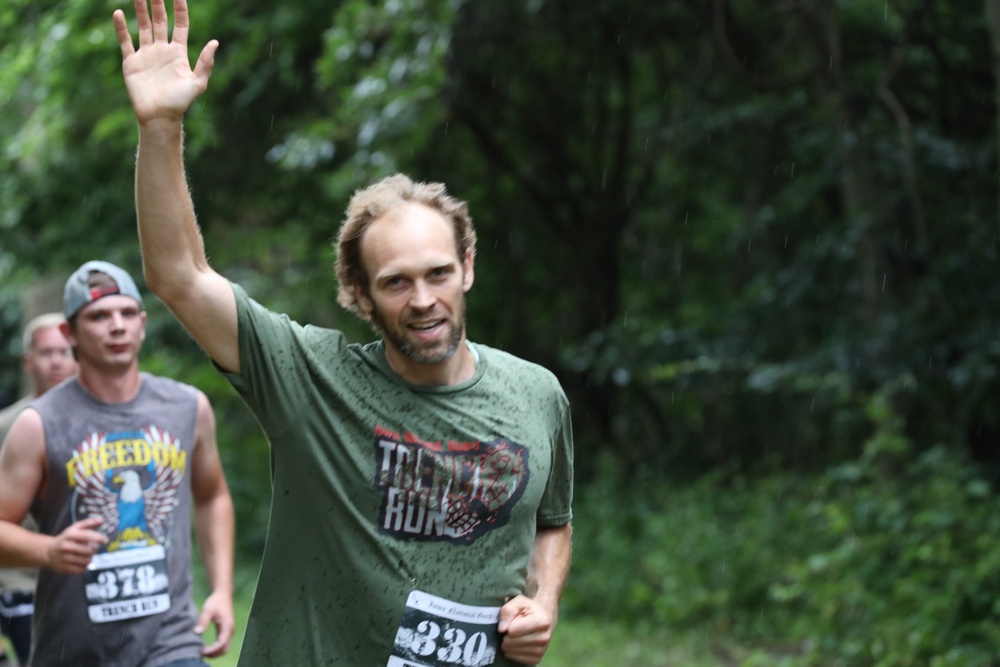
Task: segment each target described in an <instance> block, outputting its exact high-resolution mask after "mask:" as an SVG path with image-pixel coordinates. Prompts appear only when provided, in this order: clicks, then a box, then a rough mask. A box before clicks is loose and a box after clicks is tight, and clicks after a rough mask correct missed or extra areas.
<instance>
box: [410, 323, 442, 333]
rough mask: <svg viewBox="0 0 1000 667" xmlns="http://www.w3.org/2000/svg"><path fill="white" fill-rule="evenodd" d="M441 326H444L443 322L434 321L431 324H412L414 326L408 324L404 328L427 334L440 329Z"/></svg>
mask: <svg viewBox="0 0 1000 667" xmlns="http://www.w3.org/2000/svg"><path fill="white" fill-rule="evenodd" d="M442 324H444V320H435V321H433V322H423V323H414V324H408V325H406V326H407V328H408V329H412V330H413V331H416V332H418V333H427V332H430V331H434V330H435V329H437V328H438V327H440V326H441V325H442Z"/></svg>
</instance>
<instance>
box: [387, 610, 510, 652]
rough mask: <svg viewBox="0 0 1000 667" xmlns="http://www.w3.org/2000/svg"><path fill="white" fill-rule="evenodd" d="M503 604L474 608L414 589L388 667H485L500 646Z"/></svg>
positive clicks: (404, 611)
mask: <svg viewBox="0 0 1000 667" xmlns="http://www.w3.org/2000/svg"><path fill="white" fill-rule="evenodd" d="M499 619H500V607H473V606H470V605H466V604H461V603H458V602H452V601H451V600H446V599H444V598H440V597H437V596H435V595H431V594H429V593H424V592H422V591H413V592H411V593H410V595H409V597H408V598H407V600H406V608H405V609H404V610H403V620H402V622H401V623H400V624H399V629H398V630H396V641H395V645H394V646H393V651H392V656H390V658H389V662H387V663H386V667H455V666H456V665H459V666H460V667H484V666H485V665H492V664H493V662H494V661H495V660H496V656H497V651H498V650H499V646H500V633H499V632H498V631H497V623H498V621H499Z"/></svg>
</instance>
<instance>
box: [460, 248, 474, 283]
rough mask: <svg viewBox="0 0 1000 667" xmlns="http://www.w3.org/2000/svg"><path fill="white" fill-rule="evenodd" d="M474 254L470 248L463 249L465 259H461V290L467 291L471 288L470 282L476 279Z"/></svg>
mask: <svg viewBox="0 0 1000 667" xmlns="http://www.w3.org/2000/svg"><path fill="white" fill-rule="evenodd" d="M474 260H475V255H473V254H472V250H466V251H465V259H463V260H462V291H463V292H468V291H469V290H470V289H472V283H473V282H474V281H475V279H476V268H475V264H476V263H475V261H474Z"/></svg>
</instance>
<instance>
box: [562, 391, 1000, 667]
mask: <svg viewBox="0 0 1000 667" xmlns="http://www.w3.org/2000/svg"><path fill="white" fill-rule="evenodd" d="M901 386H902V385H901V384H900V385H892V384H890V385H886V386H885V387H883V388H882V389H881V390H880V391H878V392H876V393H874V394H873V395H871V397H870V398H869V400H868V401H867V403H866V411H867V414H868V415H869V417H870V419H871V421H872V423H873V425H874V429H873V431H872V434H871V436H870V437H869V438H868V440H867V441H866V444H865V447H864V452H863V454H862V455H861V456H860V457H858V458H857V459H856V460H854V461H851V462H848V463H844V464H842V465H839V466H836V467H834V468H831V469H830V470H829V471H827V472H825V473H823V474H821V475H818V476H815V477H805V478H801V479H800V478H796V477H793V476H790V475H787V474H777V475H771V476H769V477H767V478H764V479H757V480H755V481H748V480H746V479H744V478H743V477H742V476H740V475H728V476H727V475H713V476H707V477H704V478H702V479H699V480H698V481H696V482H693V483H690V484H686V485H678V484H671V485H664V484H660V483H657V482H656V481H655V480H653V479H650V477H649V475H648V474H643V472H642V471H641V470H640V471H637V472H631V473H630V474H627V472H628V471H626V470H622V469H620V468H618V467H616V465H615V464H614V463H611V462H603V463H602V469H603V470H604V471H605V474H604V475H603V476H602V477H601V479H600V480H599V481H597V482H595V483H594V484H593V485H590V486H587V487H585V488H582V489H581V490H580V492H579V498H580V501H579V502H578V504H577V510H576V516H577V518H576V521H575V526H576V531H575V540H574V542H575V549H574V566H573V570H572V574H571V578H570V583H569V585H568V587H567V592H566V596H565V598H564V603H565V609H566V613H568V614H570V615H577V614H578V615H589V616H593V617H595V618H597V619H619V620H625V621H627V622H629V623H631V624H633V626H634V627H660V626H665V627H670V628H679V629H682V630H685V629H686V631H688V632H690V631H691V630H692V629H693V628H702V629H706V631H707V632H709V633H710V634H712V635H714V636H716V637H717V638H719V637H731V638H732V639H733V640H734V641H735V642H736V643H738V644H739V645H742V646H744V647H750V646H756V647H758V648H755V649H752V650H750V649H746V648H744V649H741V650H734V651H733V655H735V656H737V657H739V659H740V660H741V663H740V664H744V665H764V664H784V665H800V666H805V665H810V666H813V665H852V666H865V665H869V666H871V667H907V666H915V665H933V666H942V667H943V666H945V665H954V666H958V665H987V664H992V661H994V660H996V659H997V656H998V655H1000V605H998V604H997V602H996V600H997V595H998V592H1000V574H998V573H1000V541H998V540H997V533H998V530H1000V519H998V517H1000V499H998V498H997V497H996V495H995V494H994V493H993V490H992V487H991V484H990V483H989V481H988V480H986V479H984V477H983V475H982V470H981V468H978V467H977V466H974V465H972V464H970V463H969V462H968V461H967V460H966V458H965V457H964V456H963V455H961V454H956V453H955V452H954V451H953V450H949V449H947V448H944V447H935V448H931V449H928V450H925V451H915V450H914V448H913V446H912V444H911V443H910V441H909V440H908V439H907V438H906V437H905V436H904V435H903V422H902V419H901V418H900V413H899V411H898V409H897V407H896V406H895V405H894V401H895V397H896V395H897V394H898V393H899V392H900V391H901ZM779 657H780V663H779V662H778V660H779Z"/></svg>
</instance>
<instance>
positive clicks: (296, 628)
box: [226, 285, 573, 667]
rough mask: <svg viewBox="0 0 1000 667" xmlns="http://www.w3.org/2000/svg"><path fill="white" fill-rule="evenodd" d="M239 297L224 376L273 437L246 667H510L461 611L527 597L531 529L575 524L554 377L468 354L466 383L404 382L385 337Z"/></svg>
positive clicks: (564, 411)
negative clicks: (470, 365) (292, 315)
mask: <svg viewBox="0 0 1000 667" xmlns="http://www.w3.org/2000/svg"><path fill="white" fill-rule="evenodd" d="M234 292H235V294H236V301H237V307H238V313H239V344H240V368H241V373H240V374H239V375H233V374H227V375H226V376H227V378H228V379H229V380H230V382H232V384H233V386H234V387H235V388H236V390H237V391H238V392H239V393H240V395H241V396H242V397H243V398H244V400H245V401H246V402H247V404H248V405H249V406H250V408H251V410H252V411H253V412H254V414H255V415H256V417H257V419H258V420H259V422H260V423H261V426H262V427H263V429H264V432H265V433H266V435H267V438H268V440H269V442H270V443H271V473H272V482H273V496H272V506H271V519H270V525H269V529H268V536H267V543H266V546H265V549H264V557H263V561H262V564H261V571H260V578H259V581H258V585H257V592H256V595H255V597H254V601H253V607H252V609H251V613H250V620H249V622H248V625H247V631H246V636H245V639H244V643H243V648H242V651H241V654H240V663H239V664H240V665H241V667H247V666H254V665H267V666H269V667H270V666H271V665H279V664H280V665H309V666H313V665H349V666H350V667H369V666H370V667H376V666H377V667H383V666H386V665H390V666H396V665H398V666H400V667H402V666H404V665H427V666H429V667H438V666H439V665H440V666H444V665H465V666H466V667H473V666H476V665H488V664H493V665H510V664H513V663H511V662H509V661H507V660H505V659H504V657H503V655H502V653H501V652H500V651H499V650H498V649H495V644H496V642H497V639H496V637H495V632H496V627H495V620H494V621H493V622H492V627H491V628H486V629H485V631H484V626H483V625H482V624H484V623H485V624H486V625H488V624H489V623H488V622H484V621H483V620H482V619H483V618H489V613H488V612H487V613H485V615H483V612H482V611H481V610H478V609H469V608H467V607H466V606H469V607H487V608H497V607H500V606H501V605H502V604H503V603H504V602H505V600H507V599H509V598H510V597H512V596H514V595H517V594H519V593H522V592H523V591H524V585H525V577H526V574H527V569H528V562H529V558H530V554H531V548H532V543H533V540H534V536H535V531H536V528H537V527H539V526H543V527H550V526H561V525H565V524H566V523H569V522H570V520H571V519H572V513H571V509H570V504H571V501H572V495H573V438H572V431H571V426H570V416H569V406H568V402H567V400H566V396H565V394H564V393H563V391H562V389H561V388H560V386H559V383H558V381H557V380H556V379H555V377H554V376H553V375H552V374H551V373H550V372H548V371H547V370H545V369H543V368H542V367H540V366H538V365H536V364H532V363H529V362H527V361H524V360H521V359H518V358H517V357H514V356H512V355H509V354H507V353H504V352H501V351H499V350H496V349H492V348H489V347H487V346H484V345H475V346H474V347H473V351H474V353H475V354H478V362H477V368H476V372H475V375H474V376H473V377H472V378H471V379H470V380H468V381H467V382H463V383H461V384H458V385H453V386H445V387H421V386H415V385H411V384H409V383H407V382H406V381H404V380H402V379H401V378H400V377H399V376H398V375H396V374H395V373H394V372H393V371H392V370H391V369H390V368H389V366H388V363H387V361H386V359H385V354H384V347H383V346H382V343H381V342H376V343H370V344H368V345H356V344H348V343H347V341H346V339H345V337H344V335H343V334H342V333H341V332H339V331H334V330H330V329H322V328H317V327H313V326H300V325H299V324H297V323H295V322H293V321H291V320H290V319H289V318H288V317H287V316H284V315H279V314H275V313H272V312H270V311H268V310H266V309H265V308H263V307H262V306H260V305H259V304H257V303H256V302H254V301H253V300H252V299H250V298H249V297H248V296H247V295H246V293H245V292H244V291H243V290H242V288H240V287H239V286H236V285H234ZM463 605H466V606H463ZM444 607H448V609H447V610H443V608H444ZM435 610H438V611H440V613H438V611H435ZM441 610H443V611H441ZM491 632H492V633H493V634H492V635H491ZM494 650H496V658H495V662H489V656H490V655H492V653H493V652H494ZM390 656H395V657H394V658H392V659H390Z"/></svg>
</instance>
